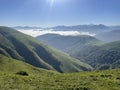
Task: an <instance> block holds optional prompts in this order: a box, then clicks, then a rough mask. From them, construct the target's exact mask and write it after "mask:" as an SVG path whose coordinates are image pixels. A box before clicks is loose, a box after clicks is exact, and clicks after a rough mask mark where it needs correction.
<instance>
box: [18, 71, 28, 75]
mask: <svg viewBox="0 0 120 90" xmlns="http://www.w3.org/2000/svg"><path fill="white" fill-rule="evenodd" d="M16 74H18V75H22V76H28V73H27V72H26V71H19V72H17V73H16Z"/></svg>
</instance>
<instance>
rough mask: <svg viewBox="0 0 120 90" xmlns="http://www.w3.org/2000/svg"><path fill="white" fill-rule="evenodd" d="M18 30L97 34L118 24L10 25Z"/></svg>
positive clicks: (114, 28)
mask: <svg viewBox="0 0 120 90" xmlns="http://www.w3.org/2000/svg"><path fill="white" fill-rule="evenodd" d="M12 28H15V29H18V30H30V29H34V30H36V29H37V30H39V29H40V30H54V31H79V32H89V33H91V34H99V33H102V32H108V31H111V30H116V29H120V26H107V25H104V24H98V25H96V24H88V25H74V26H65V25H60V26H54V27H44V28H43V27H30V26H16V27H12Z"/></svg>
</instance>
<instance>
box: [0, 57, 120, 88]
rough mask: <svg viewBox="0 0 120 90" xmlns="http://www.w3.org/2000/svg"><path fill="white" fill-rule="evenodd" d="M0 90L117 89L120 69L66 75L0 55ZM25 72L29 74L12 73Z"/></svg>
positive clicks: (119, 84) (119, 86)
mask: <svg viewBox="0 0 120 90" xmlns="http://www.w3.org/2000/svg"><path fill="white" fill-rule="evenodd" d="M0 69H1V70H0V90H119V88H120V69H113V70H106V71H94V72H81V73H66V74H60V73H57V72H52V71H47V70H43V69H38V68H35V67H33V66H31V65H28V64H25V63H23V62H21V61H17V60H13V59H11V58H7V57H5V56H0ZM21 70H24V71H26V72H27V73H28V74H29V75H28V76H22V75H17V74H15V73H16V72H17V71H21Z"/></svg>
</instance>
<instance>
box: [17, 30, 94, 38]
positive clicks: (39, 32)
mask: <svg viewBox="0 0 120 90" xmlns="http://www.w3.org/2000/svg"><path fill="white" fill-rule="evenodd" d="M18 31H20V32H22V33H24V34H27V35H30V36H33V37H37V36H39V35H44V34H60V35H65V36H68V35H73V36H75V35H90V36H94V35H95V34H90V33H89V32H78V31H53V30H18Z"/></svg>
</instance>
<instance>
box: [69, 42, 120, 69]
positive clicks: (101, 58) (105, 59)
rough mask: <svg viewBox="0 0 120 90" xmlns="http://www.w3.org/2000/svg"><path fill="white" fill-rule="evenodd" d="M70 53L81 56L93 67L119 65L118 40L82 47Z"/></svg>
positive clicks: (108, 67)
mask: <svg viewBox="0 0 120 90" xmlns="http://www.w3.org/2000/svg"><path fill="white" fill-rule="evenodd" d="M71 55H72V56H73V57H76V58H81V59H82V60H83V61H84V62H87V63H89V64H90V65H92V66H93V67H94V68H95V69H110V68H118V67H120V41H116V42H112V43H107V44H104V45H101V46H96V47H89V48H84V49H83V50H81V51H79V52H77V53H73V54H71Z"/></svg>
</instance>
